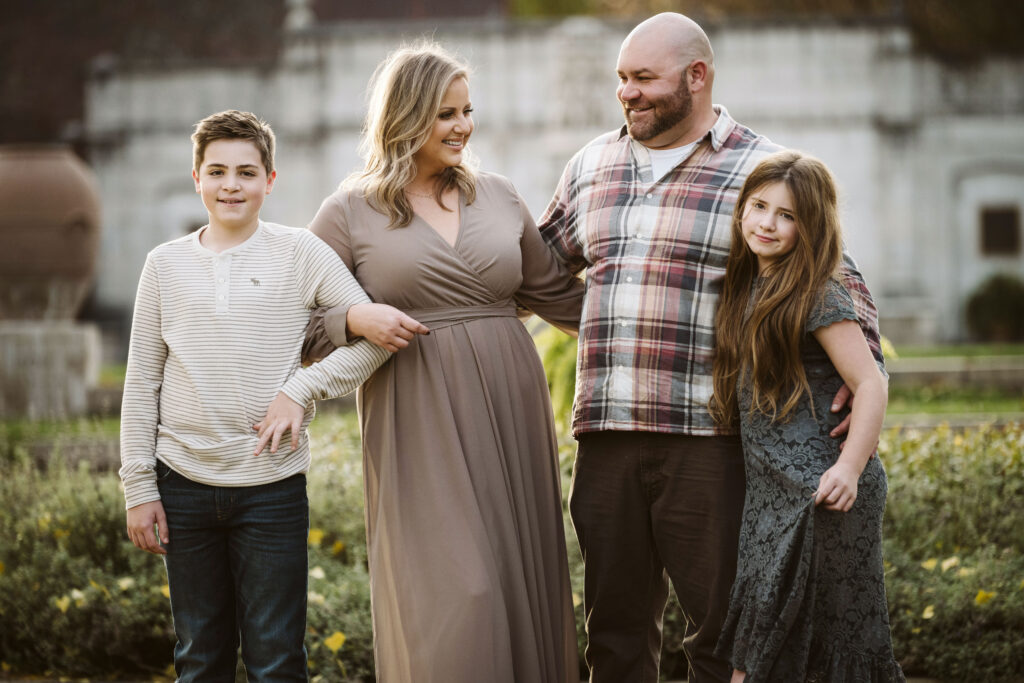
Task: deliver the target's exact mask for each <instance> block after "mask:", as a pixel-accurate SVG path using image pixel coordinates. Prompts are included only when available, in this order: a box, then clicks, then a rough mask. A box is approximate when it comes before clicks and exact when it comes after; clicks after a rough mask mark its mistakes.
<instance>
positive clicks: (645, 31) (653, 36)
mask: <svg viewBox="0 0 1024 683" xmlns="http://www.w3.org/2000/svg"><path fill="white" fill-rule="evenodd" d="M639 44H644V45H646V46H648V49H655V50H658V51H659V52H662V54H666V55H672V56H673V58H674V60H676V61H677V63H678V64H679V66H680V68H685V67H686V66H687V65H688V64H690V63H691V62H693V61H694V60H698V59H699V60H701V61H702V62H704V63H706V64H707V65H708V71H709V72H710V73H714V60H715V53H714V51H713V50H712V49H711V41H710V40H708V36H707V34H706V33H704V29H702V28H701V27H700V25H699V24H698V23H697V22H695V21H694V20H693V19H691V18H689V17H687V16H685V15H682V14H679V13H677V12H662V13H661V14H655V15H654V16H653V17H651V18H649V19H646V20H644V21H642V22H640V23H639V24H637V26H636V28H634V29H633V30H632V31H630V33H629V35H628V36H626V39H625V40H624V41H623V42H622V49H623V50H626V49H627V48H628V47H630V46H633V45H639Z"/></svg>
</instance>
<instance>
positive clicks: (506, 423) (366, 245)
mask: <svg viewBox="0 0 1024 683" xmlns="http://www.w3.org/2000/svg"><path fill="white" fill-rule="evenodd" d="M471 112H472V107H471V105H470V100H469V89H468V77H467V71H466V68H465V67H464V66H463V65H462V64H460V63H459V62H457V61H456V60H455V59H453V58H452V57H451V56H450V55H448V54H447V53H446V52H445V51H444V50H443V49H442V48H440V47H439V46H437V45H430V44H428V45H422V46H419V47H415V48H405V49H401V50H398V51H397V52H395V53H394V54H392V55H391V56H390V57H389V58H388V59H386V60H385V61H384V62H383V63H382V64H381V66H380V67H378V70H377V73H376V74H375V84H374V87H373V92H372V96H371V101H370V107H369V112H368V115H367V120H366V126H365V130H364V139H363V149H362V151H363V154H364V157H365V159H366V166H365V168H364V170H363V171H362V172H360V173H356V174H355V175H353V176H352V177H350V178H349V179H348V180H346V181H345V183H343V184H342V187H341V188H340V189H339V190H338V191H337V192H335V193H334V194H332V195H331V196H330V197H328V198H327V199H326V200H325V201H324V203H323V205H322V206H321V207H320V211H319V212H318V213H317V215H316V217H315V218H314V220H313V222H312V224H311V225H310V229H311V230H312V231H313V232H314V233H316V234H317V235H318V236H319V237H321V238H322V239H323V240H324V241H326V242H327V243H328V244H330V245H331V246H332V247H333V248H334V249H335V250H336V251H337V252H338V254H339V255H340V256H341V258H342V260H344V262H345V264H346V265H347V266H348V267H349V269H350V270H351V271H352V272H353V273H354V274H355V276H356V279H357V280H358V281H359V283H360V284H361V285H362V286H363V287H364V288H365V289H366V291H367V292H368V293H369V294H370V296H371V298H373V299H374V301H376V302H378V303H384V304H390V305H391V306H393V307H395V308H397V309H399V310H401V311H404V312H405V313H406V314H407V315H408V316H411V317H412V318H415V319H416V320H419V321H420V322H421V323H423V324H425V325H426V326H427V327H429V328H430V334H429V336H416V337H415V338H413V335H412V334H411V333H408V334H407V335H405V337H406V339H408V340H409V343H408V345H407V346H406V347H405V348H404V349H402V350H401V351H400V352H399V353H397V354H396V355H395V356H394V357H392V359H391V360H390V361H388V362H387V363H386V364H385V365H384V366H383V367H381V369H380V370H379V371H378V372H377V373H376V374H374V375H373V377H371V378H370V379H369V380H368V381H367V382H366V383H365V384H364V385H363V387H362V388H361V389H360V392H359V396H358V402H359V412H360V418H361V428H362V437H363V459H364V471H365V494H366V530H367V539H368V548H369V565H370V587H371V596H372V602H373V619H374V637H375V654H376V662H377V675H378V680H380V681H383V682H385V683H388V682H390V681H395V682H397V681H417V682H418V683H429V682H431V681H436V682H438V683H458V682H459V681H466V682H471V681H472V682H474V683H476V682H478V681H489V682H501V681H507V682H509V683H512V682H513V681H531V682H535V683H543V682H545V681H552V682H554V681H558V682H562V681H576V680H577V679H578V656H577V651H576V632H575V622H574V619H573V613H572V602H571V592H570V586H569V574H568V565H567V560H566V552H565V538H564V531H563V524H562V507H561V493H560V479H559V472H558V461H557V448H556V443H555V432H554V426H553V420H552V415H551V407H550V403H549V399H548V391H547V384H546V381H545V378H544V372H543V368H542V366H541V364H540V361H539V359H538V357H537V354H536V350H535V348H534V346H533V342H532V340H531V338H530V335H529V334H528V333H527V332H526V329H525V328H524V326H523V325H522V323H521V322H520V321H519V320H518V319H517V317H516V305H517V304H518V305H519V306H521V307H525V308H527V309H530V310H532V311H534V312H535V313H537V314H538V315H540V316H541V317H543V318H544V319H546V320H548V321H549V322H551V323H552V324H554V325H556V326H558V327H560V328H562V329H564V330H566V331H572V332H575V330H576V329H577V326H578V323H579V316H580V309H581V304H582V296H583V287H582V283H581V282H580V281H579V280H578V279H576V278H574V277H572V276H571V275H570V274H569V273H568V272H567V271H565V270H564V269H563V268H561V266H559V265H558V263H557V262H556V260H555V259H554V257H553V256H552V254H551V253H550V251H549V250H548V248H547V246H546V245H545V244H544V242H543V241H542V240H541V237H540V234H539V233H538V231H537V228H536V226H535V225H534V223H533V220H532V219H531V217H530V214H529V212H528V210H527V207H526V205H525V204H524V203H523V200H522V198H521V197H520V196H519V195H518V194H517V193H516V191H515V189H514V188H513V187H512V186H511V184H510V183H509V182H508V181H507V180H505V179H504V178H501V177H499V176H496V175H493V174H488V173H475V172H474V171H473V170H472V168H471V165H470V163H469V159H468V150H467V148H466V145H467V143H468V141H469V138H470V135H471V134H472V132H473V120H472V116H471ZM381 310H385V311H386V310H388V309H386V308H383V307H363V308H360V309H355V308H353V309H351V311H346V310H345V309H335V310H332V311H331V312H329V313H328V314H327V315H326V317H325V320H324V325H323V327H322V330H321V335H322V334H329V335H330V337H331V341H332V342H333V343H334V344H344V343H346V339H347V337H348V336H353V335H357V334H361V335H365V336H367V337H368V338H370V339H371V340H374V339H375V338H378V336H379V337H381V338H383V337H384V336H385V335H383V334H378V333H379V332H380V330H381V329H383V328H384V327H386V325H387V324H388V323H390V322H391V321H389V320H382V319H380V318H373V317H372V316H374V315H376V314H377V313H379V312H380V311H381ZM367 316H370V317H367ZM405 320H408V318H405ZM346 321H347V323H348V328H347V333H346ZM392 350H394V348H392Z"/></svg>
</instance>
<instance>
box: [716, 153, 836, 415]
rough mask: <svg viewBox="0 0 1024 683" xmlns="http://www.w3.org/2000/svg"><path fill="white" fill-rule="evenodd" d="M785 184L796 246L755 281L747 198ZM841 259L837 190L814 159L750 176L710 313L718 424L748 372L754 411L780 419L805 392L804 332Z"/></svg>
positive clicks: (768, 166)
mask: <svg viewBox="0 0 1024 683" xmlns="http://www.w3.org/2000/svg"><path fill="white" fill-rule="evenodd" d="M778 182H781V183H785V185H786V188H787V189H788V190H789V193H790V195H791V196H792V198H793V203H794V205H795V206H792V207H790V208H792V209H793V211H794V212H795V214H796V228H797V239H796V244H795V246H794V247H793V250H792V251H790V252H789V253H788V254H785V255H784V256H782V257H780V258H779V259H778V260H776V261H775V262H774V263H773V264H772V266H771V267H770V268H768V269H767V272H765V273H761V274H760V275H761V276H763V278H762V279H761V280H760V282H758V291H757V294H756V296H755V299H754V301H753V304H752V305H751V307H750V309H749V311H748V301H749V297H750V291H751V288H752V287H753V286H754V283H755V281H756V280H757V279H758V266H757V257H756V256H755V255H754V253H753V252H752V251H750V249H749V248H748V247H747V244H746V241H745V240H744V239H743V230H742V220H743V215H744V214H745V213H746V210H747V203H748V200H749V199H750V196H751V195H752V194H754V193H756V192H757V191H758V190H760V189H762V188H763V187H764V186H766V185H769V184H772V183H778ZM841 258H842V235H841V231H840V226H839V212H838V207H837V204H836V186H835V181H834V180H833V179H832V174H831V173H829V170H828V168H827V167H826V166H825V164H823V163H822V162H821V161H819V160H818V159H815V158H814V157H810V156H807V155H804V154H801V153H800V152H795V151H785V152H779V153H776V154H773V155H772V156H770V157H767V158H766V159H765V160H764V161H762V162H761V163H760V164H758V165H757V167H756V168H755V169H754V170H753V171H752V172H751V174H750V175H749V176H748V177H747V181H746V182H745V183H744V184H743V189H742V190H740V196H739V198H738V199H737V200H736V208H735V209H734V210H733V215H732V246H731V247H730V249H729V260H728V262H727V264H726V269H725V280H724V282H723V285H722V295H721V298H720V299H719V304H718V311H717V312H716V314H715V354H714V365H713V369H712V378H713V381H714V394H713V395H712V397H711V401H710V404H709V406H708V407H709V410H710V411H711V415H712V417H714V418H715V420H717V421H718V422H720V423H724V424H735V423H736V422H737V421H738V419H739V406H738V403H737V399H736V381H737V379H739V377H740V375H741V373H749V379H750V382H751V386H752V393H753V397H752V402H751V410H752V411H757V412H761V413H764V414H766V415H769V416H770V417H771V418H772V419H773V420H785V419H787V418H788V417H789V415H790V414H791V413H792V411H793V409H794V408H795V407H796V404H797V402H798V401H799V400H800V397H801V396H802V395H803V394H804V393H805V392H806V393H810V386H809V385H808V383H807V376H806V374H805V373H804V368H803V363H802V362H801V360H800V344H801V339H802V338H803V336H804V325H805V323H806V321H807V318H808V316H809V315H810V313H811V311H812V309H813V308H814V306H815V305H816V304H817V303H818V300H819V298H820V297H821V294H822V291H823V289H824V287H825V284H826V283H827V282H828V280H829V278H831V277H833V276H834V275H835V273H836V269H837V268H838V266H839V262H840V259H841Z"/></svg>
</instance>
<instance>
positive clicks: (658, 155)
mask: <svg viewBox="0 0 1024 683" xmlns="http://www.w3.org/2000/svg"><path fill="white" fill-rule="evenodd" d="M698 142H700V140H694V141H693V142H691V143H690V144H688V145H683V146H682V147H673V148H672V149H651V148H647V152H648V153H649V154H650V155H651V172H652V173H653V174H654V182H658V181H659V180H661V177H662V176H663V175H665V174H666V173H668V172H669V171H671V170H672V169H673V168H675V167H676V166H678V165H679V163H680V162H681V161H682V160H683V159H685V158H686V157H688V156H690V154H691V153H692V152H693V150H694V148H695V147H696V146H697V143H698Z"/></svg>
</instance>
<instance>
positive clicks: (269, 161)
mask: <svg viewBox="0 0 1024 683" xmlns="http://www.w3.org/2000/svg"><path fill="white" fill-rule="evenodd" d="M192 142H193V152H194V155H193V156H194V167H193V170H192V177H193V179H194V181H195V187H196V192H197V193H198V194H200V195H201V197H202V200H203V204H204V205H205V206H206V209H207V211H208V213H209V224H208V225H206V226H204V227H203V228H201V229H199V230H198V231H196V232H195V233H192V234H191V235H187V236H185V237H182V238H180V239H176V240H173V241H171V242H167V243H165V244H162V245H160V246H159V247H157V248H156V249H154V250H153V251H152V252H150V253H149V255H148V257H147V259H146V264H145V266H144V268H143V271H142V276H141V279H140V281H139V289H138V294H137V297H136V301H135V315H134V320H133V323H132V335H131V343H130V348H129V353H128V367H127V373H126V376H125V386H124V399H123V405H122V409H121V461H122V467H121V470H120V475H121V479H122V480H123V482H124V489H125V499H126V507H127V508H128V513H127V517H128V535H129V536H130V537H131V540H132V542H133V543H134V544H135V545H136V546H138V547H139V548H141V549H143V550H146V551H148V552H151V553H154V554H159V555H163V556H164V562H165V565H166V569H167V580H168V583H169V585H170V595H171V613H172V615H173V617H174V630H175V634H176V635H177V638H178V643H177V645H176V646H175V649H174V666H175V670H176V672H177V674H178V677H179V680H181V681H196V680H199V681H212V680H219V681H233V680H234V675H235V674H234V672H235V666H236V653H237V650H238V646H239V640H240V641H241V647H242V660H243V662H244V663H245V667H246V670H247V673H248V677H249V680H250V681H264V680H274V681H283V680H302V681H305V680H306V678H307V672H306V652H305V648H304V646H303V638H304V636H305V620H306V590H307V583H306V582H307V556H306V537H307V534H308V519H309V513H308V510H309V506H308V502H307V498H306V479H305V472H306V470H307V469H308V467H309V462H310V455H309V443H308V438H307V435H306V429H305V428H306V426H307V425H308V424H309V421H310V420H311V419H312V417H313V413H314V408H313V399H316V398H328V397H331V396H338V395H341V394H344V393H347V392H349V391H351V390H353V389H355V388H356V387H357V386H358V385H359V384H361V383H362V382H363V381H364V380H365V379H366V378H367V377H369V375H370V374H371V373H372V372H373V371H374V370H375V369H376V368H377V367H378V366H380V364H381V363H383V362H384V361H385V360H386V359H387V358H388V355H389V354H388V353H387V352H386V351H385V350H383V349H381V348H379V347H377V346H374V345H372V344H370V343H369V342H367V341H365V340H363V341H356V342H355V343H353V344H351V345H349V346H346V347H343V348H340V349H338V350H337V351H335V352H334V353H332V354H330V355H329V356H328V357H327V358H325V359H324V360H323V361H322V362H320V363H317V364H314V365H312V366H309V367H306V368H302V367H300V364H299V351H300V348H301V345H302V340H303V333H304V329H305V327H306V324H307V322H308V320H309V312H310V309H312V308H314V307H318V306H337V305H339V304H348V305H353V304H356V305H357V304H362V303H366V302H368V301H369V299H368V298H367V296H366V294H365V293H364V292H363V291H362V289H360V287H359V285H358V284H357V283H356V281H355V279H354V278H353V277H352V275H351V274H350V273H349V272H348V270H347V269H346V268H345V266H344V265H343V264H342V262H341V260H340V259H339V258H338V257H337V255H336V254H335V253H334V251H333V250H331V248H330V247H328V246H327V245H326V244H324V243H323V242H321V241H320V240H319V239H318V238H316V237H315V236H314V235H313V234H312V233H310V232H309V231H307V230H300V229H296V228H286V227H283V226H279V225H275V224H272V223H265V222H263V221H260V219H259V211H260V207H261V206H262V204H263V200H264V199H265V197H266V196H267V195H269V194H270V191H271V189H272V188H273V185H274V179H275V178H276V175H277V174H276V172H275V170H274V134H273V131H271V129H270V127H269V126H268V125H267V124H266V123H265V122H264V121H261V120H260V119H258V118H257V117H255V116H254V115H252V114H249V113H245V112H239V111H234V110H231V111H225V112H221V113H219V114H214V115H212V116H209V117H207V118H205V119H203V120H202V121H200V122H199V123H198V124H196V130H195V133H194V134H193V136H192ZM410 320H411V319H410ZM416 325H418V323H416ZM420 327H421V326H420ZM425 330H426V328H422V330H420V329H417V331H425ZM268 405H269V408H268V407H267V406H268ZM264 411H265V413H264ZM261 418H262V419H261ZM285 431H290V432H291V440H290V443H289V442H287V441H286V442H284V443H281V436H282V434H283V433H284V432H285ZM268 442H269V445H270V453H269V454H262V455H261V453H262V451H263V450H264V447H265V446H266V445H268ZM254 455H256V456H259V457H254ZM154 526H155V527H156V528H157V530H158V533H159V540H158V538H157V534H155V533H154Z"/></svg>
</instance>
